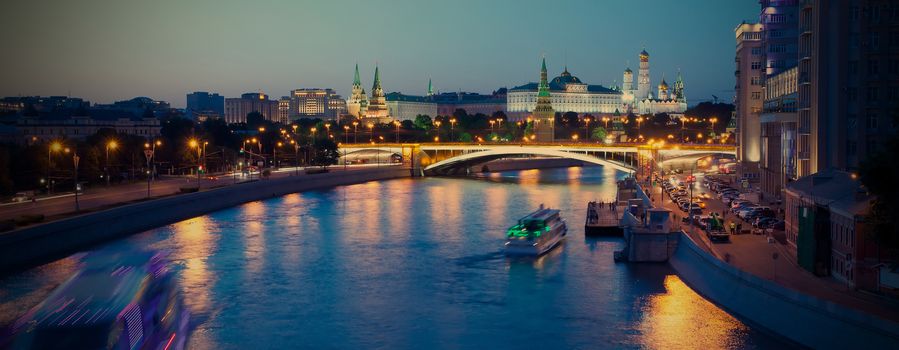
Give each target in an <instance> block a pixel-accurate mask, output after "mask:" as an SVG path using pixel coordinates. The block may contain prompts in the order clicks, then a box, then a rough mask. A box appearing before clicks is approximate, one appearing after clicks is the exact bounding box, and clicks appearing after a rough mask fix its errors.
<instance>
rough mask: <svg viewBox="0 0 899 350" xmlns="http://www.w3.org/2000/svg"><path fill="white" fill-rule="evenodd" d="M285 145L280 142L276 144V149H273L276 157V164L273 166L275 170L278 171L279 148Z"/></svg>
mask: <svg viewBox="0 0 899 350" xmlns="http://www.w3.org/2000/svg"><path fill="white" fill-rule="evenodd" d="M283 145H284V144H283V143H281V141H278V143H276V144H275V146H276V147H274V148H272V152H273V155H274V157H275V161H274V164H272V167H274V168H275V169H278V147H281V146H283Z"/></svg>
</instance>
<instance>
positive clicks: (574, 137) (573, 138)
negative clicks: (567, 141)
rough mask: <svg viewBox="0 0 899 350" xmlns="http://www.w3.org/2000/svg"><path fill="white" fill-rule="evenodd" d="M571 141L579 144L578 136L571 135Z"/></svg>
mask: <svg viewBox="0 0 899 350" xmlns="http://www.w3.org/2000/svg"><path fill="white" fill-rule="evenodd" d="M571 140H572V141H574V142H577V134H574V135H571Z"/></svg>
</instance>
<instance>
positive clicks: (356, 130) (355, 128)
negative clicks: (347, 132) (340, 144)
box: [353, 121, 359, 143]
mask: <svg viewBox="0 0 899 350" xmlns="http://www.w3.org/2000/svg"><path fill="white" fill-rule="evenodd" d="M358 126H359V122H357V121H354V122H353V143H359V138H358V137H357V136H356V135H357V134H358V132H359V129H358V128H357V127H358Z"/></svg>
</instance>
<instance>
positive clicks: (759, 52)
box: [752, 47, 762, 55]
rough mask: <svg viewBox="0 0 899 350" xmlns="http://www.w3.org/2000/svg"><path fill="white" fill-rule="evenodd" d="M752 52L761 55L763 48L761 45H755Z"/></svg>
mask: <svg viewBox="0 0 899 350" xmlns="http://www.w3.org/2000/svg"><path fill="white" fill-rule="evenodd" d="M752 54H753V55H761V54H762V48H761V47H753V48H752Z"/></svg>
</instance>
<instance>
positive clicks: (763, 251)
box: [652, 174, 899, 321]
mask: <svg viewBox="0 0 899 350" xmlns="http://www.w3.org/2000/svg"><path fill="white" fill-rule="evenodd" d="M695 175H696V182H695V183H693V184H692V186H693V195H694V196H697V197H698V196H701V195H702V194H703V193H707V194H708V195H709V196H710V198H709V199H704V201H705V203H706V208H704V209H703V214H706V215H707V214H709V213H711V212H717V213H722V212H727V216H726V218H725V227H729V226H730V223H731V222H734V223H742V224H743V229H744V231H745V232H748V231H746V230H747V226H748V227H749V228H751V226H752V225H751V224H750V223H747V222H743V221H742V220H740V219H739V218H738V217H737V216H736V215H735V214H733V213H730V212H728V211H727V209H726V207H725V204H724V203H723V202H721V201H720V200H718V199H716V197H715V192H714V191H711V190H709V189H708V188H706V187H703V186H702V185H701V183H702V176H704V175H703V174H695ZM685 178H686V174H684V175H678V179H679V180H685ZM688 192H689V188H688ZM652 198H653V201H654V202H655V205H657V206H658V205H660V204H661V206H662V207H663V208H665V209H668V210H671V212H672V220H675V222H676V224H680V223H681V221H680V220H681V218H683V217H684V216H685V215H686V213H685V212H683V211H682V210H681V209H680V208H677V206H676V203H673V202H672V201H671V200H670V199H669V198H668V195H667V194H665V193H663V190H662V188H661V186H660V185H659V184H655V186H653V187H652ZM681 227H682V228H683V230H684V231H685V232H687V234H689V235H690V237H692V238H693V240H694V241H696V242H698V243H699V244H700V246H704V247H705V248H707V250H708V251H709V252H711V253H712V254H713V255H715V256H717V257H718V258H719V259H721V260H723V261H725V262H727V263H729V264H730V265H733V266H734V267H736V268H738V269H740V270H743V271H746V272H749V273H751V274H753V275H755V276H758V277H760V278H764V279H767V280H772V281H775V282H777V283H778V284H780V285H782V286H784V287H788V288H791V289H794V290H797V291H799V292H802V293H805V294H809V295H813V296H815V297H818V298H821V299H825V300H828V301H831V302H834V303H837V304H842V305H845V306H848V307H851V308H855V309H860V310H863V311H865V312H869V313H872V314H875V315H878V316H881V317H884V318H887V319H891V320H897V321H899V305H897V304H895V303H889V302H888V300H886V299H884V298H882V297H879V296H875V295H872V294H867V293H863V292H859V291H854V290H849V289H848V288H847V287H846V286H845V285H843V284H841V283H839V282H837V281H836V280H833V279H831V278H827V277H817V276H815V275H813V274H812V273H811V272H808V271H806V270H804V269H802V268H801V267H800V266H799V265H798V263H797V262H796V256H795V253H793V249H792V248H791V247H790V246H788V245H787V244H786V242H785V241H784V240H783V232H782V231H780V232H775V234H774V237H775V240H774V243H768V240H767V236H766V235H755V234H736V235H731V236H730V242H721V243H719V242H715V243H712V242H710V241H709V239H708V238H707V237H706V235H705V232H704V231H703V230H702V229H701V228H700V227H698V226H694V227H692V228H691V227H690V226H689V225H688V224H683V225H681ZM777 237H780V238H779V239H777Z"/></svg>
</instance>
